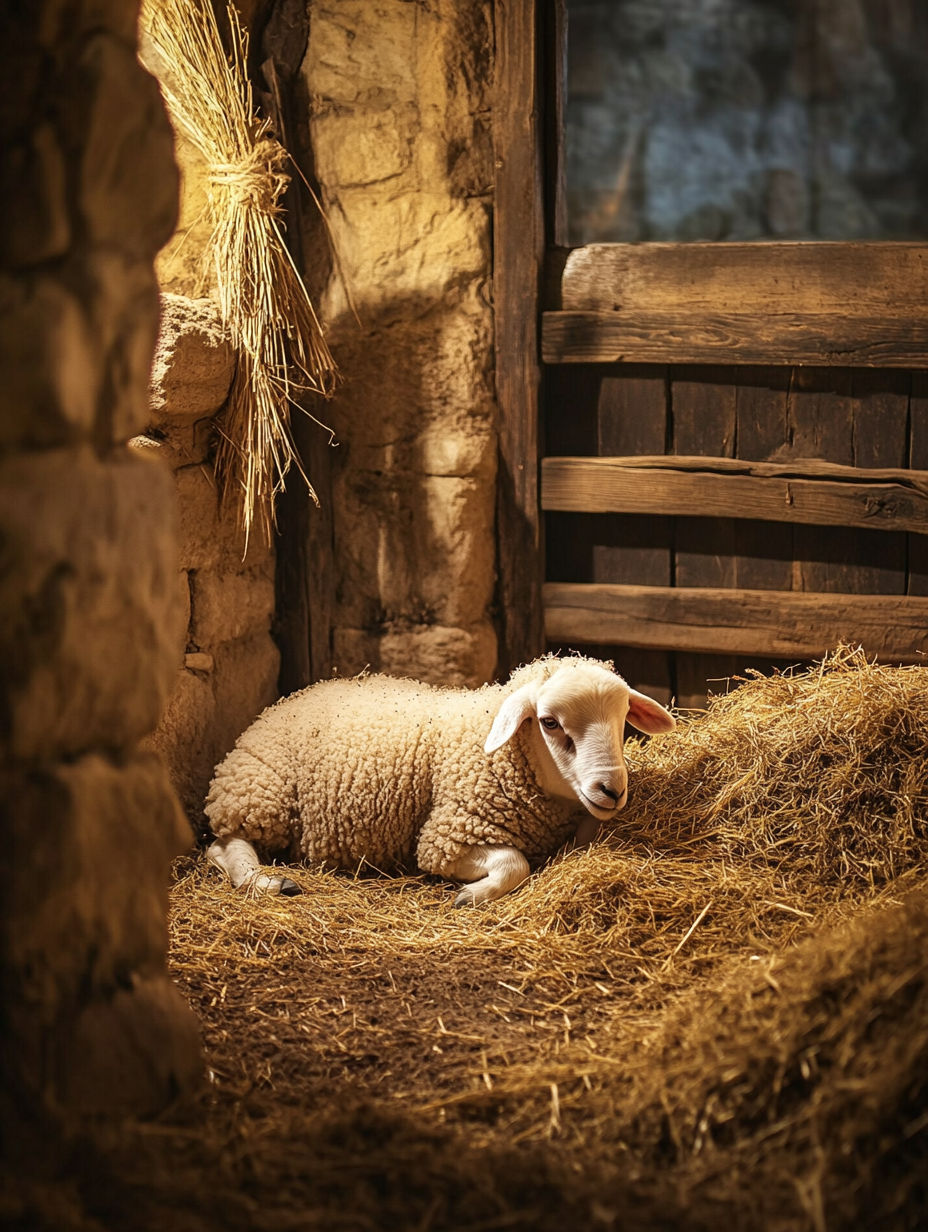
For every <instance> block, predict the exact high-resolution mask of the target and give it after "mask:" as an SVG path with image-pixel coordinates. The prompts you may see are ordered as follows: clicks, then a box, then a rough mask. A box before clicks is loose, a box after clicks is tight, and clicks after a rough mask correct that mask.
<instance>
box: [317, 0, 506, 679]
mask: <svg viewBox="0 0 928 1232" xmlns="http://www.w3.org/2000/svg"><path fill="white" fill-rule="evenodd" d="M490 56H491V13H490V5H489V4H488V3H486V2H485V0H465V2H463V3H462V2H460V0H428V2H427V3H421V4H414V5H413V4H406V3H402V0H385V2H384V3H381V4H377V5H372V4H368V3H365V2H364V0H318V3H316V4H315V5H314V6H313V10H312V21H311V26H310V40H309V46H308V48H307V53H306V58H305V61H304V64H303V69H302V72H303V78H304V81H305V84H306V88H307V93H308V96H309V98H310V99H311V100H312V114H311V133H312V143H313V153H314V157H315V163H316V172H317V175H318V177H319V180H320V183H321V185H322V189H323V196H324V204H325V208H326V211H327V215H328V218H329V222H330V225H331V227H332V229H333V233H334V236H335V242H336V244H337V247H338V252H339V257H340V263H341V267H342V270H343V272H344V281H345V282H346V283H347V284H348V286H349V287H350V289H351V295H352V298H353V300H354V303H355V305H356V307H357V310H358V314H359V316H360V319H361V328H360V330H359V328H358V326H357V323H356V322H355V320H354V317H353V315H352V313H351V311H350V310H349V308H348V305H347V301H346V297H345V292H344V284H343V282H342V281H341V280H340V279H339V278H338V277H335V278H333V280H332V282H331V284H330V286H329V290H328V293H327V297H326V301H325V305H324V313H325V317H326V319H327V321H328V323H329V325H330V328H331V333H332V338H333V342H334V346H335V352H336V357H337V359H338V362H339V364H340V366H341V368H342V370H343V372H344V373H345V374H346V376H347V378H348V379H347V380H346V382H345V386H344V388H343V390H342V391H341V392H340V393H339V395H338V397H337V398H336V400H335V403H334V404H333V406H332V407H331V408H327V418H328V419H329V421H330V422H332V423H333V426H334V427H335V428H336V431H337V433H338V437H339V440H340V447H339V450H338V452H337V474H336V477H335V484H334V496H333V501H334V509H333V520H334V525H335V537H336V544H335V559H336V568H337V570H338V585H337V606H336V613H335V628H334V632H333V649H334V655H335V663H336V668H337V670H338V671H339V672H342V673H344V674H350V673H353V672H357V671H360V670H361V669H362V668H363V667H364V666H365V665H366V664H368V663H370V664H371V665H372V666H374V665H376V667H377V668H378V670H383V671H389V672H391V673H395V674H398V675H412V676H418V677H419V678H421V679H423V680H427V681H434V682H436V683H445V682H447V681H448V680H452V679H453V680H454V681H455V682H459V683H465V684H479V683H481V682H482V681H485V680H487V679H490V678H492V675H493V672H494V667H495V663H496V649H495V635H494V631H493V626H492V622H491V619H490V605H491V601H492V594H493V587H494V554H495V548H494V538H493V523H494V502H495V476H496V431H495V402H494V393H493V380H492V348H493V324H492V309H491V305H490V259H491V258H490V196H489V193H490V185H491V183H492V174H493V173H492V161H491V153H490V142H489V123H488V120H489V96H488V89H489V85H490V81H491V77H492V73H491V61H490Z"/></svg>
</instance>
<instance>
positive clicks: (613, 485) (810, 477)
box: [541, 455, 928, 534]
mask: <svg viewBox="0 0 928 1232" xmlns="http://www.w3.org/2000/svg"><path fill="white" fill-rule="evenodd" d="M541 507H542V509H548V510H560V511H574V512H584V513H649V514H659V515H671V516H677V517H681V516H683V517H686V516H689V517H711V518H720V517H727V518H753V519H757V520H758V521H765V522H801V523H807V524H811V525H817V526H854V527H863V528H866V529H870V530H873V529H877V530H888V531H914V532H915V533H917V534H928V471H906V470H864V469H861V468H858V467H853V466H838V465H836V464H833V463H828V462H813V461H807V462H800V463H791V464H788V465H780V464H777V463H773V462H743V461H739V460H737V459H734V458H703V457H678V456H673V455H650V456H633V457H625V458H602V457H585V458H557V457H554V458H545V459H544V460H543V462H542V470H541Z"/></svg>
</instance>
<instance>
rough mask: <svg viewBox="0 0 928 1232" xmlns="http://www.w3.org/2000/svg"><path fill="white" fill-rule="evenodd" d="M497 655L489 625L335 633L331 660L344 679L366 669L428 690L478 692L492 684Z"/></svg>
mask: <svg viewBox="0 0 928 1232" xmlns="http://www.w3.org/2000/svg"><path fill="white" fill-rule="evenodd" d="M496 654H497V646H496V633H495V631H494V629H493V626H492V624H490V622H489V620H485V621H482V622H480V623H479V624H475V625H471V626H469V627H468V628H464V629H460V628H457V629H456V628H448V627H447V626H442V625H409V626H401V625H393V626H388V627H386V628H384V629H382V630H370V629H336V630H335V633H334V653H333V659H334V663H335V667H336V671H337V674H338V675H340V676H355V675H357V674H358V672H361V671H363V670H364V669H365V668H366V667H367V668H370V670H371V671H372V672H384V673H385V674H386V675H387V676H408V677H410V678H411V679H413V680H423V681H425V682H426V683H427V684H438V685H448V686H453V687H465V688H478V687H479V686H480V685H482V684H486V683H487V682H488V681H491V680H492V679H493V673H494V671H495V669H496Z"/></svg>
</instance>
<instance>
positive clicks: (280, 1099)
mask: <svg viewBox="0 0 928 1232" xmlns="http://www.w3.org/2000/svg"><path fill="white" fill-rule="evenodd" d="M926 678H928V677H926V674H925V673H923V671H922V670H920V669H916V670H914V671H913V670H912V669H891V668H876V667H872V666H871V665H867V664H866V663H865V662H863V661H861V660H860V659H856V660H854V659H853V658H852V659H851V660H850V661H844V662H840V663H835V664H833V665H832V666H831V669H830V670H829V671H828V672H820V673H819V675H818V676H816V675H815V674H814V673H810V674H808V675H804V676H802V677H801V678H798V679H795V680H793V681H788V680H785V679H780V680H779V681H773V682H769V681H756V682H754V683H751V684H748V685H745V686H744V688H743V689H741V690H739V691H738V693H737V694H735V695H734V696H733V697H732V698H730V699H727V700H723V701H721V702H720V703H719V704H718V705H716V706H714V707H713V708H712V710H710V713H709V715H708V716H705V717H702V718H698V719H697V720H696V721H695V722H693V723H689V724H685V725H684V726H683V728H682V729H680V730H678V732H677V733H673V734H671V735H670V736H667V737H661V738H659V739H655V740H652V741H651V742H650V743H649V744H645V745H641V746H638V747H637V748H633V749H632V750H631V754H632V761H633V763H634V766H633V770H632V774H633V780H632V781H633V791H634V792H635V793H636V794H635V798H634V799H633V801H632V802H631V804H630V805H629V808H628V810H627V812H626V814H624V815H623V818H622V820H621V822H620V824H619V825H617V826H616V827H615V829H614V830H613V831H612V832H611V833H609V834H606V835H604V836H603V838H602V839H601V840H600V841H599V842H597V843H596V844H595V845H594V846H592V847H591V848H587V849H583V850H576V851H573V852H565V853H562V854H561V855H560V856H558V857H557V858H555V860H553V861H552V862H549V863H548V864H547V865H546V866H545V867H544V868H542V869H540V870H539V871H538V872H537V873H535V874H534V875H533V877H532V879H531V881H530V882H529V883H528V884H527V885H526V886H524V887H522V888H521V889H520V890H519V891H517V892H516V893H514V894H512V895H509V896H508V897H506V898H504V899H502V900H500V901H498V902H496V903H493V904H490V905H489V906H487V907H486V908H482V909H479V910H471V909H464V910H455V909H454V908H453V907H452V897H453V894H452V888H451V887H450V886H448V885H443V884H441V883H439V882H437V881H435V880H434V879H427V878H417V877H385V876H382V875H378V874H376V873H372V872H370V871H369V870H368V871H364V870H361V871H360V873H359V874H351V873H345V872H342V873H332V872H325V871H322V870H319V869H310V868H296V869H292V870H290V875H292V876H293V877H294V879H295V880H296V881H297V882H298V883H299V884H300V886H301V888H302V890H303V895H302V896H301V897H299V898H292V899H269V898H254V897H249V896H248V895H246V894H244V893H243V892H240V891H234V890H232V889H231V888H230V887H229V886H228V885H227V884H226V883H225V882H224V881H223V880H222V879H221V877H220V875H219V874H218V873H217V872H216V871H214V870H212V869H210V868H209V867H208V866H207V865H206V863H205V860H204V859H203V857H196V858H191V859H189V860H187V861H185V862H182V864H181V865H179V866H178V869H177V877H178V879H177V882H176V884H175V886H174V889H173V895H172V897H173V908H172V920H171V930H172V931H171V937H172V941H171V965H172V971H173V974H174V976H175V979H176V980H177V982H178V984H179V985H180V987H181V989H182V990H183V991H184V993H185V994H186V996H187V997H188V998H189V1000H190V1003H191V1005H192V1006H193V1007H194V1009H195V1010H196V1012H197V1014H198V1015H199V1016H200V1019H201V1021H202V1023H203V1033H204V1044H205V1050H206V1058H207V1064H208V1067H209V1083H208V1085H207V1088H206V1093H205V1095H204V1097H203V1103H202V1105H201V1107H199V1108H198V1109H194V1110H190V1111H188V1113H187V1114H186V1119H183V1118H180V1119H178V1117H177V1116H176V1115H175V1117H174V1119H173V1121H171V1120H170V1119H168V1120H166V1121H164V1122H162V1123H159V1124H156V1125H149V1126H142V1127H136V1128H134V1129H133V1130H131V1131H130V1130H128V1129H127V1130H126V1131H125V1133H124V1134H123V1135H122V1137H121V1138H120V1140H119V1141H117V1142H114V1143H112V1144H111V1149H110V1152H109V1154H108V1155H107V1156H106V1163H105V1164H104V1165H103V1166H102V1172H100V1171H99V1170H98V1171H94V1170H90V1172H88V1176H91V1175H92V1176H94V1177H95V1178H96V1179H95V1180H94V1181H93V1183H92V1184H91V1183H89V1182H86V1183H85V1185H84V1194H85V1200H86V1201H87V1202H88V1206H89V1209H90V1211H91V1213H92V1214H93V1216H94V1218H95V1219H97V1220H98V1221H99V1224H100V1225H102V1226H104V1227H107V1228H114V1229H123V1228H133V1229H140V1230H143V1232H144V1230H146V1229H152V1230H155V1229H160V1228H163V1227H167V1226H170V1227H171V1228H178V1229H184V1228H189V1229H191V1232H193V1230H194V1229H197V1230H199V1229H206V1228H258V1229H264V1228H267V1229H291V1228H292V1229H298V1228H321V1229H329V1228H332V1229H376V1230H378V1232H379V1230H381V1229H382V1230H383V1232H388V1230H393V1229H410V1232H412V1230H418V1232H442V1230H444V1229H449V1230H450V1229H455V1230H461V1232H463V1230H464V1229H472V1230H474V1232H476V1230H477V1229H495V1228H500V1229H502V1228H516V1229H535V1228H538V1229H560V1228H572V1227H575V1226H577V1227H579V1226H583V1227H590V1228H594V1229H595V1228H602V1229H604V1230H607V1232H608V1230H610V1229H652V1228H655V1229H656V1228H686V1229H690V1228H692V1229H698V1228H718V1227H719V1226H720V1225H721V1224H722V1223H723V1222H724V1223H726V1224H728V1225H730V1226H731V1227H732V1228H737V1229H757V1230H758V1232H760V1230H763V1232H778V1230H783V1232H787V1230H789V1232H792V1230H796V1232H799V1230H803V1232H805V1230H807V1229H808V1230H809V1232H826V1230H827V1232H834V1230H837V1229H847V1230H848V1232H850V1230H851V1229H854V1230H855V1232H856V1230H858V1229H873V1230H874V1232H875V1230H876V1229H886V1230H890V1229H891V1230H896V1229H899V1230H900V1232H901V1230H902V1229H915V1228H922V1227H925V1226H928V864H926V855H928V820H926V819H928V780H926V775H925V770H924V764H925V751H926V749H928V705H926V704H925V703H926V702H928V684H926V683H923V681H925V680H926Z"/></svg>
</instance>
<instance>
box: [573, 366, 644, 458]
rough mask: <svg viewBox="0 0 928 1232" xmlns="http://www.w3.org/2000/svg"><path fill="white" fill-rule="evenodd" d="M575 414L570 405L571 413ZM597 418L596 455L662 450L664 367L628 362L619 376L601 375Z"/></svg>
mask: <svg viewBox="0 0 928 1232" xmlns="http://www.w3.org/2000/svg"><path fill="white" fill-rule="evenodd" d="M555 371H557V369H555ZM575 413H576V412H575V411H573V408H572V409H571V415H572V416H573V415H574V414H575ZM597 420H598V424H599V433H598V435H599V448H598V449H597V453H599V454H600V455H604V456H607V457H608V456H611V455H613V454H637V453H645V454H654V453H663V452H664V449H665V448H666V444H667V371H666V369H665V368H661V367H656V368H655V367H650V366H649V367H636V366H634V365H629V368H628V370H627V372H622V373H621V375H619V376H612V375H609V376H604V377H603V378H602V381H601V383H600V386H599V399H598V403H597Z"/></svg>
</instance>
